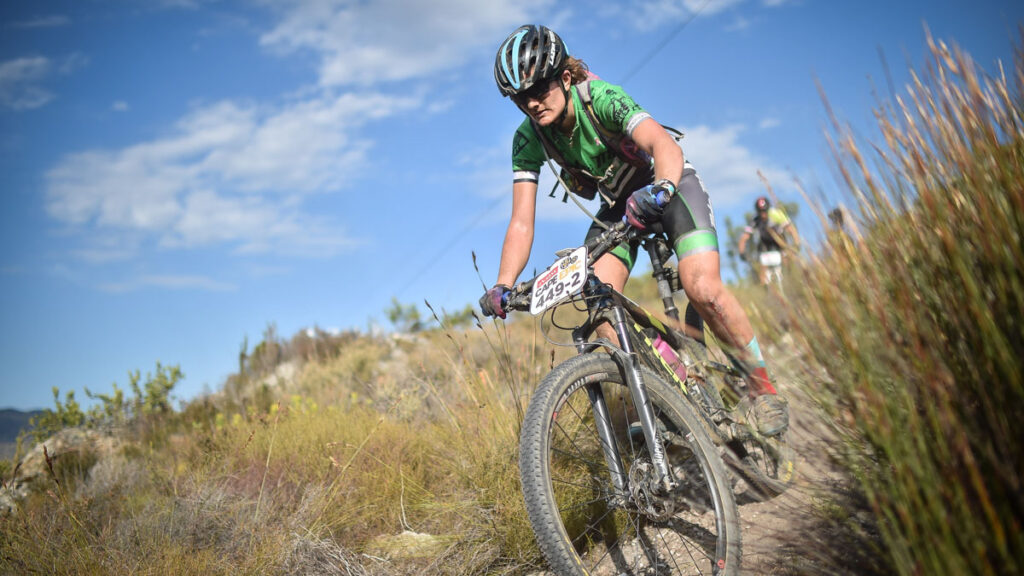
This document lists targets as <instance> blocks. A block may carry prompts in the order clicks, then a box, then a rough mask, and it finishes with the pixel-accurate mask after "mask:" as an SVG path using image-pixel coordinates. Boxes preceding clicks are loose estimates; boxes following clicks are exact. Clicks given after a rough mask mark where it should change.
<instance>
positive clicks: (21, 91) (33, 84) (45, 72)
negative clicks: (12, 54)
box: [0, 53, 89, 110]
mask: <svg viewBox="0 0 1024 576" xmlns="http://www.w3.org/2000/svg"><path fill="white" fill-rule="evenodd" d="M88 61H89V60H88V58H86V57H85V56H84V55H82V54H78V53H74V54H71V55H70V56H66V57H64V58H60V59H58V60H52V59H50V58H47V57H45V56H26V57H23V58H16V59H14V60H8V61H6V62H0V106H3V107H7V108H11V109H14V110H31V109H33V108H39V107H41V106H45V105H46V104H48V103H49V102H50V101H51V100H53V98H54V95H53V93H52V92H50V91H49V90H47V89H46V88H44V87H43V84H44V83H45V82H46V80H47V79H49V78H50V77H51V76H53V75H54V74H60V75H67V74H71V73H72V72H74V71H75V70H77V69H78V68H81V67H82V66H85V65H86V64H87V63H88Z"/></svg>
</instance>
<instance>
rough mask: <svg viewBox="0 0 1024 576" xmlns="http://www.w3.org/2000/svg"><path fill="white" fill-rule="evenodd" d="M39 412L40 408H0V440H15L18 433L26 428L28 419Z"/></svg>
mask: <svg viewBox="0 0 1024 576" xmlns="http://www.w3.org/2000/svg"><path fill="white" fill-rule="evenodd" d="M41 412H42V410H33V411H31V412H22V411H21V410H11V409H10V408H6V409H3V410H0V442H5V443H6V442H14V441H15V440H17V439H18V434H20V433H21V431H22V430H24V429H26V428H28V421H29V420H30V419H31V418H32V417H33V416H35V415H37V414H39V413H41Z"/></svg>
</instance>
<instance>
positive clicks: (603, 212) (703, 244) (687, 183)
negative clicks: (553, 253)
mask: <svg viewBox="0 0 1024 576" xmlns="http://www.w3.org/2000/svg"><path fill="white" fill-rule="evenodd" d="M626 198H627V197H626V196H623V197H622V198H619V200H618V201H616V202H615V204H614V205H612V206H609V205H608V204H607V203H605V202H601V209H600V210H598V212H597V215H596V216H595V218H597V219H598V220H599V221H601V222H603V223H605V224H606V225H608V226H610V225H612V224H615V223H616V222H621V221H622V218H623V216H625V214H626ZM648 229H649V230H651V231H652V232H656V233H661V232H665V233H666V235H667V236H668V239H669V242H670V245H671V246H672V247H673V249H674V250H675V253H676V258H678V259H680V260H682V259H683V258H686V257H687V256H692V255H694V254H700V253H702V252H712V251H714V252H717V251H718V232H717V231H716V230H715V214H714V211H713V210H712V208H711V198H710V197H709V196H708V193H707V192H706V191H705V190H704V185H703V183H701V180H700V177H699V176H697V171H696V170H695V169H694V167H693V166H692V165H690V163H689V162H687V163H686V164H685V165H684V167H683V178H682V179H681V180H680V181H679V187H678V188H677V189H676V194H675V195H674V196H673V197H672V200H671V201H669V203H668V206H666V207H665V213H664V214H662V216H661V220H660V221H658V222H655V223H654V224H652V225H650V226H649V227H648ZM603 231H604V228H603V227H602V226H600V225H598V224H597V223H596V222H595V223H593V224H591V225H590V229H589V230H588V231H587V237H586V239H587V240H590V239H591V238H593V237H595V236H597V235H598V234H600V233H601V232H603ZM637 248H638V244H634V245H632V246H628V245H626V244H621V245H619V246H617V247H616V248H615V249H613V250H612V254H614V255H615V256H617V257H618V258H619V260H622V262H623V264H625V265H626V268H628V269H630V270H632V269H633V264H634V263H636V253H637Z"/></svg>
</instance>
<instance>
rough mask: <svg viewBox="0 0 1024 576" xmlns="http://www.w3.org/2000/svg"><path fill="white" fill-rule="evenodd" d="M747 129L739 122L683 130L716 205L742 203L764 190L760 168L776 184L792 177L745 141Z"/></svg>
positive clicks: (686, 150) (688, 154) (684, 143)
mask: <svg viewBox="0 0 1024 576" xmlns="http://www.w3.org/2000/svg"><path fill="white" fill-rule="evenodd" d="M745 130H746V127H744V126H742V125H738V124H733V125H729V126H725V127H724V128H717V129H716V128H711V127H709V126H703V125H701V126H694V127H692V128H687V129H684V130H683V132H685V133H686V138H684V139H683V141H682V147H683V153H684V155H685V156H686V158H687V160H689V161H690V162H692V163H693V165H694V167H695V168H696V169H697V173H698V174H699V175H700V177H701V180H702V181H703V182H704V185H705V187H706V188H707V191H708V194H710V195H711V201H712V202H713V203H714V204H715V206H716V207H718V206H722V207H725V206H732V205H740V204H743V203H746V202H747V200H748V199H749V198H751V197H753V196H756V195H757V194H761V193H763V191H764V184H763V183H762V182H761V179H760V177H758V171H760V172H761V173H762V174H764V176H765V178H767V179H768V181H769V182H770V183H772V185H773V186H778V185H779V184H780V183H782V182H789V181H790V180H791V178H790V177H789V174H788V173H787V172H786V170H784V169H782V168H780V167H778V166H775V165H774V164H772V162H771V161H770V160H768V159H767V158H764V157H761V156H759V155H757V154H755V153H754V152H752V151H751V150H750V149H749V148H747V147H745V146H744V145H743V144H742V141H741V136H742V134H743V132H744V131H745Z"/></svg>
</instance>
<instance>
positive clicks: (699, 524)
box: [519, 353, 741, 576]
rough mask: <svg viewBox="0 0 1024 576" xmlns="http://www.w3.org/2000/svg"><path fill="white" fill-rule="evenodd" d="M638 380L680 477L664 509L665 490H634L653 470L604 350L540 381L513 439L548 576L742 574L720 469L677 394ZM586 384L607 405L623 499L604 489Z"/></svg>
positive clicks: (606, 477) (607, 480) (607, 479)
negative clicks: (618, 458) (623, 476)
mask: <svg viewBox="0 0 1024 576" xmlns="http://www.w3.org/2000/svg"><path fill="white" fill-rule="evenodd" d="M642 375H643V380H644V383H645V384H646V386H647V391H648V394H649V396H650V399H651V405H652V408H653V410H654V413H655V420H656V421H657V423H658V426H657V427H658V430H659V435H661V436H662V438H663V441H664V442H665V444H666V446H665V448H666V450H665V452H666V456H667V460H668V463H669V465H670V467H671V468H672V469H673V471H674V473H675V475H676V477H677V479H679V480H680V486H679V487H678V488H676V489H675V490H674V491H673V492H672V493H671V495H669V497H668V498H667V500H670V501H671V502H670V503H669V504H668V509H666V507H665V505H664V501H663V500H662V499H661V498H664V497H662V496H657V495H656V496H653V497H652V496H650V495H649V494H647V493H645V492H643V491H640V490H636V489H635V487H637V486H643V485H644V482H645V481H646V480H649V479H650V477H651V469H652V466H651V464H650V461H649V458H648V456H647V448H646V446H645V445H644V443H643V439H642V438H643V435H642V434H637V428H636V422H637V418H636V411H635V409H634V408H633V406H632V399H631V396H630V394H629V389H628V386H626V384H625V381H624V378H623V376H622V374H621V373H620V370H619V366H618V365H617V364H616V363H615V362H614V360H613V359H612V358H611V357H609V356H608V355H606V354H603V353H592V354H585V355H581V356H576V357H573V358H571V359H569V360H568V361H566V362H564V363H562V364H561V365H559V366H557V367H556V368H555V369H554V370H553V371H552V372H551V373H550V374H548V375H547V376H546V377H545V378H544V380H543V381H542V382H541V384H540V386H539V387H538V388H537V390H536V392H535V393H534V395H533V399H532V400H531V402H530V405H529V408H528V409H527V412H526V416H525V419H524V422H523V428H522V434H521V437H520V455H519V468H520V475H521V480H522V485H523V494H524V497H525V501H526V509H527V513H528V515H529V518H530V522H531V525H532V526H533V530H534V533H535V534H536V536H537V542H538V544H539V546H540V548H541V551H542V552H543V553H544V556H545V557H546V558H547V560H548V562H549V563H550V564H551V567H552V569H553V570H554V572H555V573H556V574H565V575H571V574H577V575H583V574H591V575H595V576H600V575H613V574H614V575H618V574H645V575H647V574H666V575H667V574H672V575H682V576H690V575H705V574H706V575H712V574H714V575H722V576H733V575H736V574H739V570H740V553H741V544H740V524H739V515H738V512H737V509H736V502H735V500H734V498H733V494H732V492H731V487H730V483H729V476H728V474H727V472H726V469H725V465H724V464H723V462H722V460H721V457H720V455H719V453H718V451H717V450H716V447H715V446H714V444H713V443H712V441H711V439H710V438H709V436H708V434H707V432H706V431H705V430H704V428H703V427H702V424H701V420H700V417H699V416H698V415H697V414H695V413H694V411H693V407H692V406H691V405H690V404H689V403H688V401H687V400H686V399H685V398H683V396H682V395H681V393H680V391H679V390H678V389H675V388H674V387H672V386H671V385H669V384H667V383H666V382H665V381H664V380H663V379H662V378H661V377H660V376H658V375H656V374H655V373H654V372H652V371H651V370H650V369H648V368H646V367H644V368H643V369H642ZM591 386H599V387H600V389H601V390H602V391H603V394H604V397H605V399H606V401H607V404H608V408H609V413H610V415H611V418H610V420H611V424H612V427H613V430H614V437H615V440H616V444H617V447H618V451H619V453H620V455H621V460H622V465H623V467H624V468H625V469H626V471H627V477H628V478H629V479H630V480H629V483H628V484H629V486H628V487H627V488H626V490H625V496H624V497H623V496H622V494H619V495H618V496H617V495H616V493H615V489H614V487H613V486H612V483H611V474H610V473H609V470H608V467H607V464H606V460H605V457H604V454H603V451H602V448H601V441H600V438H599V437H598V434H597V431H596V428H595V426H594V415H593V411H592V410H591V404H590V401H589V399H588V388H590V387H591ZM631 487H632V488H631ZM645 498H650V500H645ZM644 502H648V504H649V503H650V502H657V503H658V505H656V506H650V505H648V506H644Z"/></svg>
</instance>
